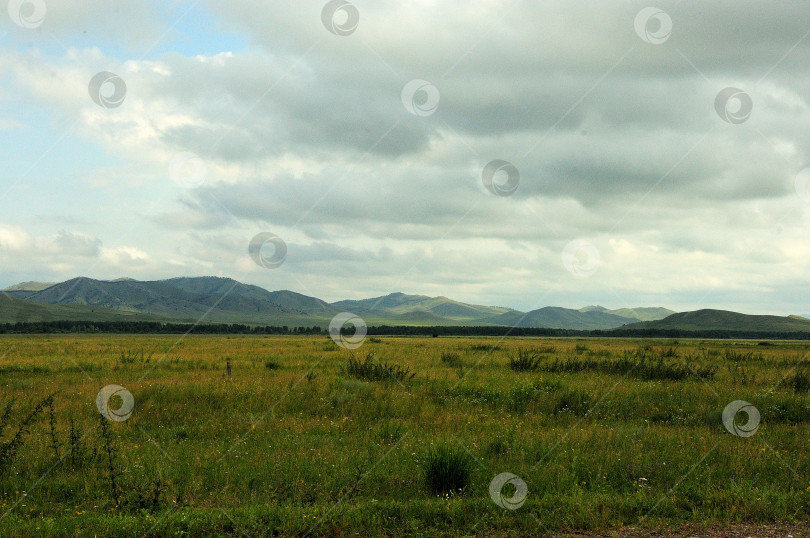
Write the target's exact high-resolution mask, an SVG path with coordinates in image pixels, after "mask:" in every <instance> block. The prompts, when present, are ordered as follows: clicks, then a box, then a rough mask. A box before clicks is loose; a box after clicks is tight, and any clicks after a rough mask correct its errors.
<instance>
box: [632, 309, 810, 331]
mask: <svg viewBox="0 0 810 538" xmlns="http://www.w3.org/2000/svg"><path fill="white" fill-rule="evenodd" d="M622 328H623V329H662V330H670V329H675V330H683V331H697V330H721V331H748V332H756V331H761V332H794V331H806V332H810V319H804V318H800V317H795V316H784V317H782V316H759V315H751V314H740V313H739V312H730V311H728V310H712V309H703V310H695V311H694V312H680V313H678V314H672V315H671V316H667V317H666V318H664V319H661V320H657V321H646V322H642V323H634V324H632V325H627V326H625V327H622Z"/></svg>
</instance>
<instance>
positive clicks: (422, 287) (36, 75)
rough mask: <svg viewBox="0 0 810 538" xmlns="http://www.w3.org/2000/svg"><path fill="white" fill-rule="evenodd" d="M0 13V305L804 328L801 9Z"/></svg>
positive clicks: (81, 6)
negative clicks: (722, 318) (101, 290)
mask: <svg viewBox="0 0 810 538" xmlns="http://www.w3.org/2000/svg"><path fill="white" fill-rule="evenodd" d="M2 4H3V6H4V7H8V9H7V10H4V11H2V12H0V21H2V22H0V155H1V156H2V164H3V166H2V171H1V172H0V200H1V201H0V268H1V269H2V270H0V285H2V286H6V285H10V284H14V283H17V282H20V281H24V280H43V281H60V280H65V279H68V278H72V277H75V276H79V275H82V276H89V277H94V278H102V279H109V278H117V277H123V276H128V277H133V278H138V279H150V280H151V279H160V278H168V277H173V276H198V275H217V276H225V277H231V278H235V279H237V280H240V281H243V282H249V283H253V284H257V285H260V286H262V287H265V288H268V289H271V290H275V289H291V290H294V291H297V292H300V293H305V294H308V295H314V296H317V297H320V298H323V299H326V300H338V299H343V298H361V297H369V296H376V295H383V294H387V293H390V292H393V291H403V292H405V293H420V294H426V295H446V296H449V297H452V298H454V299H458V300H462V301H467V302H476V303H484V304H492V305H501V306H510V307H514V308H518V309H523V310H528V309H532V308H538V307H542V306H546V305H558V306H566V307H580V306H584V305H588V304H603V305H605V306H608V307H612V308H621V307H633V306H666V307H669V308H672V309H675V310H694V309H698V308H725V309H732V310H739V311H746V312H750V313H777V314H790V313H810V307H808V306H807V298H808V291H810V285H808V278H807V276H808V269H810V241H809V240H808V239H809V237H808V231H810V170H807V171H805V172H803V170H805V169H807V168H808V167H810V107H809V106H808V103H810V77H808V66H810V38H808V32H810V9H808V7H807V2H806V1H801V2H779V3H778V4H772V3H763V2H755V1H751V2H741V1H736V2H733V3H730V2H720V1H709V2H660V3H658V4H655V7H654V8H651V7H650V4H648V3H646V2H642V3H638V2H631V1H615V2H593V1H589V2H588V1H582V2H576V1H564V2H563V1H559V2H537V1H534V0H522V1H521V0H518V1H514V0H509V1H495V0H478V1H476V0H472V1H470V0H464V1H449V0H448V1H429V0H422V1H419V0H414V1H409V2H394V1H379V0H373V1H372V0H352V2H351V3H349V2H348V1H345V0H333V1H332V2H328V3H327V2H324V1H321V0H318V1H310V0H307V1H299V0H296V1H293V0H287V1H273V2H270V1H264V0H262V1H258V0H229V1H227V2H224V1H220V2H214V1H205V0H199V1H180V0H172V1H157V0H156V1H146V0H115V1H109V0H84V1H81V2H77V1H74V0H36V1H34V0H27V1H22V0H10V1H9V0H3V2H2ZM263 232H266V234H265V235H262V236H259V238H258V239H257V241H261V240H262V239H263V238H267V237H270V236H269V235H267V234H274V235H275V236H277V237H278V238H280V240H281V241H283V242H284V244H285V245H286V249H287V250H286V257H282V255H281V254H282V249H281V247H279V250H277V251H275V253H274V250H273V246H272V244H273V243H272V242H271V243H269V244H268V245H266V246H265V247H264V248H263V249H262V250H261V251H260V252H261V253H260V255H257V256H254V257H255V258H256V260H254V259H253V258H252V257H251V255H250V254H249V251H248V250H249V245H250V243H251V240H252V239H253V238H254V237H255V236H257V234H260V233H263ZM275 241H276V243H275V244H277V245H280V243H279V240H275ZM257 252H258V251H257ZM254 253H255V252H254ZM274 254H275V255H274ZM256 261H258V262H262V263H263V264H264V265H268V266H270V267H262V266H261V264H262V263H256Z"/></svg>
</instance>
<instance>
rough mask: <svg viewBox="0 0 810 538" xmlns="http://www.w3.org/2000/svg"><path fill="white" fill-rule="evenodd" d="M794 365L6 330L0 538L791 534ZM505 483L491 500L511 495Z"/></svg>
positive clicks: (801, 395) (632, 349) (709, 350)
mask: <svg viewBox="0 0 810 538" xmlns="http://www.w3.org/2000/svg"><path fill="white" fill-rule="evenodd" d="M807 351H808V349H807V344H806V343H800V342H758V341H738V342H728V341H710V340H707V341H700V340H681V341H672V340H608V339H604V340H597V339H552V338H525V339H523V338H521V339H518V338H515V339H507V340H504V341H498V340H497V339H487V338H367V339H366V340H365V342H364V343H363V345H362V346H361V347H359V348H358V349H355V350H353V351H349V350H346V349H342V348H341V347H339V346H337V345H336V344H335V343H334V342H333V341H332V340H331V339H330V338H329V337H327V336H306V337H304V336H301V337H293V336H290V337H287V336H283V337H282V336H268V337H256V336H187V337H185V338H182V339H181V338H180V337H178V336H120V335H58V336H54V335H42V336H4V337H2V338H0V355H2V359H0V386H1V387H2V389H1V390H0V428H2V430H1V431H0V443H1V444H0V517H2V519H0V535H2V536H35V535H60V536H61V535H67V536H96V535H97V536H102V535H115V536H135V535H137V536H142V535H145V534H148V535H151V536H174V535H191V536H198V535H211V536H217V535H222V534H232V535H246V536H304V535H313V536H334V535H361V536H369V535H393V536H399V535H426V536H432V535H443V536H468V535H481V536H484V535H487V536H488V535H503V536H513V535H514V536H517V535H527V534H532V535H544V534H545V535H564V534H566V533H608V532H624V531H623V530H622V529H625V530H626V529H636V531H635V532H639V533H642V534H643V533H645V532H652V531H660V532H664V533H666V532H667V530H668V529H677V528H681V527H682V526H684V525H686V526H689V527H690V528H691V527H694V528H703V527H704V526H709V527H712V528H716V527H717V526H718V525H719V526H720V527H722V526H725V525H729V526H733V525H736V524H739V523H741V522H742V523H770V524H776V525H777V526H778V525H787V524H795V525H800V526H804V525H806V522H807V521H810V517H808V516H810V444H808V438H809V437H810V435H808V434H810V392H808V389H810V375H809V374H810V367H808V364H807V358H805V357H804V356H805V354H806V353H807ZM227 358H230V363H231V376H230V377H229V376H228V375H227V373H226V359H227ZM806 367H807V368H806ZM107 385H120V386H121V387H124V388H125V389H126V391H128V392H129V393H131V395H132V397H133V400H134V409H133V410H132V412H131V415H129V416H128V418H126V417H124V416H122V417H117V418H116V420H108V419H107V418H104V417H103V416H102V415H101V414H100V413H99V408H98V407H97V401H96V399H97V395H98V393H99V390H100V389H101V388H102V387H105V386H107ZM118 398H119V396H114V397H113V398H112V399H111V400H110V406H111V407H110V409H111V410H112V412H113V413H114V410H115V409H116V406H117V405H120V402H119V401H118ZM736 400H745V401H747V402H750V403H751V404H753V406H754V407H755V408H756V410H758V411H759V414H760V416H761V421H760V424H759V428H758V429H757V430H756V432H755V433H754V434H753V435H751V436H749V437H743V436H739V435H733V434H732V433H730V432H729V431H728V430H727V428H726V427H725V426H724V424H723V422H722V420H721V413H722V412H723V409H724V408H725V407H726V406H727V405H728V404H729V403H731V402H733V401H736ZM122 401H123V400H122ZM123 411H126V410H123ZM124 414H126V413H124ZM121 418H126V420H119V419H121ZM737 422H738V424H743V423H745V422H746V415H745V413H740V414H738V416H737ZM749 433H750V432H749ZM505 472H508V473H513V474H514V475H516V476H517V477H519V479H520V480H522V481H523V482H524V483H525V484H526V488H527V490H528V493H527V494H526V495H525V501H524V502H523V504H522V505H520V506H519V507H516V506H514V505H512V506H510V507H507V508H504V507H501V506H498V505H497V504H496V502H494V500H493V498H492V497H491V495H490V484H491V481H492V480H493V478H495V477H496V476H497V475H499V474H501V473H505ZM516 487H517V486H516V485H515V483H514V482H513V483H512V484H511V485H509V484H507V485H506V486H505V489H504V490H503V491H502V494H503V498H505V499H509V498H514V499H515V500H518V499H517V497H519V496H520V495H519V494H520V492H519V491H518V490H517V489H515V488H516ZM516 493H517V494H518V495H517V496H515V494H516ZM517 504H520V503H517ZM510 508H515V509H510ZM802 528H807V527H806V526H805V527H802Z"/></svg>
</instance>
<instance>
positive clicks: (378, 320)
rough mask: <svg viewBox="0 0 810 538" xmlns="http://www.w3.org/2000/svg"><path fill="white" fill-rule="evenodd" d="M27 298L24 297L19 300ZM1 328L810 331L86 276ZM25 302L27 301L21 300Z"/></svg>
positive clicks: (788, 324)
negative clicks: (123, 324) (121, 322)
mask: <svg viewBox="0 0 810 538" xmlns="http://www.w3.org/2000/svg"><path fill="white" fill-rule="evenodd" d="M18 293H22V294H25V295H24V296H23V297H17V296H15V295H14V294H18ZM0 299H2V301H0V322H14V321H38V320H59V319H65V320H74V321H75V320H86V321H109V320H117V319H129V320H134V319H137V320H162V321H178V322H194V321H198V320H201V321H203V322H216V323H246V324H255V325H289V326H301V325H306V326H312V325H319V326H321V327H324V328H325V327H327V326H328V325H329V322H330V321H331V319H332V318H333V317H334V316H335V314H337V313H339V312H343V311H348V312H353V313H355V314H357V315H359V316H361V317H362V318H363V319H364V320H365V321H366V323H367V324H369V325H467V326H470V325H497V326H507V327H513V326H515V327H527V328H549V329H575V330H597V329H600V330H608V329H614V328H618V327H627V328H652V329H657V328H661V329H667V328H676V329H685V330H711V329H721V330H724V329H727V330H759V331H786V330H806V331H810V319H805V318H801V317H799V316H791V317H784V318H780V317H778V316H746V315H745V314H737V313H734V312H725V311H720V310H700V311H698V312H687V313H682V314H675V313H674V312H673V311H671V310H668V309H666V308H661V307H640V308H621V309H616V310H610V309H608V308H605V307H603V306H586V307H584V308H581V309H579V310H575V309H570V308H561V307H554V306H547V307H544V308H540V309H537V310H532V311H531V312H525V313H524V312H519V311H517V310H512V309H510V308H504V307H498V306H484V305H477V304H469V303H462V302H459V301H455V300H453V299H449V298H447V297H443V296H440V297H428V296H426V295H408V294H405V293H391V294H388V295H384V296H381V297H372V298H370V299H360V300H343V301H337V302H334V303H328V302H326V301H323V300H321V299H318V298H317V297H310V296H307V295H303V294H300V293H296V292H293V291H289V290H280V291H267V290H266V289H264V288H260V287H258V286H253V285H249V284H243V283H241V282H237V281H236V280H233V279H230V278H219V277H184V278H170V279H167V280H153V281H139V280H133V279H131V278H120V279H116V280H95V279H92V278H85V277H79V278H74V279H71V280H67V281H65V282H61V283H58V284H46V283H40V282H25V283H22V284H18V285H16V286H11V287H9V288H7V290H5V291H3V293H2V294H0ZM21 299H24V300H21Z"/></svg>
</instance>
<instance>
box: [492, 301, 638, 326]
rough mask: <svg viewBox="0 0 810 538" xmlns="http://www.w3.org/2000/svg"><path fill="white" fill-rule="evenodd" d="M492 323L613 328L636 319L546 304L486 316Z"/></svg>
mask: <svg viewBox="0 0 810 538" xmlns="http://www.w3.org/2000/svg"><path fill="white" fill-rule="evenodd" d="M485 321H487V322H488V323H490V324H492V325H505V326H509V327H536V328H546V329H578V330H595V329H614V328H616V327H621V326H622V325H626V324H628V323H633V322H636V321H638V320H636V319H630V318H625V317H621V316H617V315H615V314H610V313H608V312H601V311H599V310H589V311H587V312H582V311H580V310H573V309H571V308H560V307H557V306H547V307H545V308H540V309H537V310H532V311H531V312H527V313H525V314H524V313H522V312H508V313H506V314H502V315H500V316H495V317H492V318H487V319H486V320H485Z"/></svg>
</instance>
